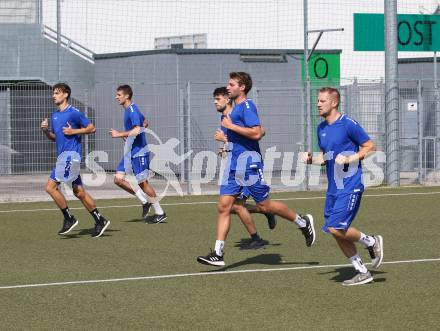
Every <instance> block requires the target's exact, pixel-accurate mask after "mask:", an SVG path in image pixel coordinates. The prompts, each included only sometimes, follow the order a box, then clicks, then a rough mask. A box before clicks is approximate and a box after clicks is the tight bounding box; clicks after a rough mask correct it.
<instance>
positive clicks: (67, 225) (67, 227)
mask: <svg viewBox="0 0 440 331" xmlns="http://www.w3.org/2000/svg"><path fill="white" fill-rule="evenodd" d="M77 225H78V221H77V220H76V218H75V217H74V216H72V217H71V218H70V219H64V222H63V227H62V229H61V230H60V231H58V234H60V235H64V234H68V233H69V232H70V231H72V229H73V228H74V227H75V226H77Z"/></svg>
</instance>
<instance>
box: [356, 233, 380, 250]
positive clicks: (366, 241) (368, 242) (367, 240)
mask: <svg viewBox="0 0 440 331" xmlns="http://www.w3.org/2000/svg"><path fill="white" fill-rule="evenodd" d="M358 242H359V243H361V244H362V245H364V246H365V247H370V246H373V245H374V244H375V243H376V240H375V239H374V237H373V236H369V235H366V234H365V233H362V232H361V239H359V241H358Z"/></svg>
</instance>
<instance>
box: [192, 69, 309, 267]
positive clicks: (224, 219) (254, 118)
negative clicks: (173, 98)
mask: <svg viewBox="0 0 440 331" xmlns="http://www.w3.org/2000/svg"><path fill="white" fill-rule="evenodd" d="M229 78H230V79H229V82H228V87H227V89H228V92H229V97H230V98H231V99H232V100H234V102H235V106H234V108H233V110H232V111H231V113H230V114H227V115H226V116H225V117H224V118H223V120H222V126H224V127H225V128H226V129H227V130H228V131H227V132H228V144H229V148H230V149H231V152H230V153H231V157H230V160H229V162H230V163H229V165H228V167H227V169H226V171H225V174H224V175H225V176H224V178H223V179H222V184H221V186H220V198H219V201H218V204H217V211H218V218H217V240H216V241H215V246H214V251H211V252H210V253H209V254H208V255H207V256H199V257H197V261H198V262H199V263H203V264H209V265H214V266H223V265H225V262H224V246H225V240H226V237H227V235H228V232H229V228H230V225H231V210H232V207H233V205H234V203H235V201H236V200H237V197H238V196H239V195H240V194H241V193H242V192H243V190H244V188H245V187H246V190H247V191H248V192H249V195H250V196H251V197H252V198H253V199H254V200H255V202H256V205H257V208H258V210H259V211H260V212H263V213H272V214H275V215H278V216H280V217H282V218H285V219H286V220H288V221H290V222H292V223H295V224H296V225H297V226H298V227H299V228H300V229H301V231H302V233H303V235H304V237H305V239H306V245H307V246H311V245H312V244H313V243H314V241H315V229H314V227H313V217H312V216H311V215H306V216H300V215H298V214H297V213H295V212H294V211H293V210H291V209H289V208H288V207H287V206H286V205H285V204H283V203H281V202H278V201H273V200H271V199H270V198H269V191H270V187H269V186H268V185H267V184H266V183H265V181H264V178H263V161H262V157H261V152H260V146H259V144H258V140H259V139H261V137H262V136H263V130H262V128H261V124H260V119H259V117H258V114H257V107H256V106H255V104H254V103H253V102H252V100H250V99H248V98H247V94H248V92H249V91H250V89H251V88H252V79H251V77H250V75H249V74H248V73H245V72H231V73H230V74H229Z"/></svg>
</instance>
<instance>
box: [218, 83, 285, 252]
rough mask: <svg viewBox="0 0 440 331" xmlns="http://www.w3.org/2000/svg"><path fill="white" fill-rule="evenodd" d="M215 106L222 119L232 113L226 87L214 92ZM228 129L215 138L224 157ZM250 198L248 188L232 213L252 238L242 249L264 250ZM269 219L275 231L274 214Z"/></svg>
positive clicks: (271, 227) (224, 129)
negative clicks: (249, 202)
mask: <svg viewBox="0 0 440 331" xmlns="http://www.w3.org/2000/svg"><path fill="white" fill-rule="evenodd" d="M213 96H214V105H215V108H216V109H217V111H218V112H219V113H221V114H222V115H221V119H223V117H224V116H226V115H228V114H230V113H231V111H232V101H231V99H230V98H229V95H228V90H227V88H226V87H218V88H216V89H215V90H214V93H213ZM227 134H228V133H227V129H226V128H225V127H223V126H221V127H220V129H218V130H217V131H216V132H215V135H214V138H215V139H216V140H217V141H220V142H222V143H223V146H222V147H221V148H220V150H219V154H220V155H222V156H223V157H227V155H228V154H227V153H228V152H229V150H228V136H227ZM248 197H249V193H248V192H247V191H246V188H245V189H244V190H243V192H242V194H241V195H240V196H239V197H238V198H237V201H236V203H234V205H233V207H232V210H231V212H232V213H233V214H237V215H238V217H239V218H240V220H241V222H242V223H243V225H244V227H245V228H246V230H247V231H248V233H249V235H250V236H251V239H250V241H247V242H245V243H243V245H242V246H241V249H258V248H263V247H264V246H265V245H266V244H267V243H268V242H267V241H266V240H263V239H262V238H261V237H260V236H259V235H258V233H257V228H256V227H255V223H254V221H253V220H252V217H251V215H250V213H260V212H259V211H258V210H257V208H256V206H255V205H251V204H247V203H246V200H247V198H248ZM264 215H265V216H266V218H267V222H268V225H269V229H271V230H272V229H274V228H275V226H276V218H275V216H274V215H273V214H264Z"/></svg>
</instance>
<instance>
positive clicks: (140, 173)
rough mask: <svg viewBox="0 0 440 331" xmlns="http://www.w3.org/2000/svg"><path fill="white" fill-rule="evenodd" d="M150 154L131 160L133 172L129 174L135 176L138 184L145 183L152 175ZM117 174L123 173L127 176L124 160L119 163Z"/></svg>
mask: <svg viewBox="0 0 440 331" xmlns="http://www.w3.org/2000/svg"><path fill="white" fill-rule="evenodd" d="M149 170H150V153H147V154H145V155H142V156H138V157H135V158H131V171H130V172H129V174H134V175H135V176H136V179H137V181H138V183H142V182H145V181H146V180H148V176H149V174H150V171H149ZM116 172H123V173H125V174H127V171H126V169H125V165H124V158H122V160H121V161H120V162H119V164H118V167H117V168H116Z"/></svg>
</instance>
